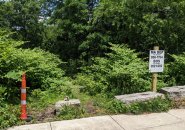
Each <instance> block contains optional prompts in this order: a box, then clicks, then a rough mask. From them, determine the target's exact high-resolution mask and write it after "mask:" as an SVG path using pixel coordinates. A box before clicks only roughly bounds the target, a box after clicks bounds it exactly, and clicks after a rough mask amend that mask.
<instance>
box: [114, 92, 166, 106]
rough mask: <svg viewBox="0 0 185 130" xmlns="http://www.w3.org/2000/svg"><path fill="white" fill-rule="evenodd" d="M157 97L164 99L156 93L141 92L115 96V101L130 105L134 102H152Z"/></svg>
mask: <svg viewBox="0 0 185 130" xmlns="http://www.w3.org/2000/svg"><path fill="white" fill-rule="evenodd" d="M157 97H162V98H164V95H163V94H161V93H156V92H143V93H134V94H125V95H118V96H115V98H116V99H118V100H120V101H121V102H123V103H125V104H131V103H134V102H142V101H148V100H152V99H154V98H157Z"/></svg>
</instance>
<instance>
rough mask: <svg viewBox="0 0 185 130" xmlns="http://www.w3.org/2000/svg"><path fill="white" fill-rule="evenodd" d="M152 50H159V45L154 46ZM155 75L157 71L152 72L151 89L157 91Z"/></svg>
mask: <svg viewBox="0 0 185 130" xmlns="http://www.w3.org/2000/svg"><path fill="white" fill-rule="evenodd" d="M154 50H159V46H154ZM157 76H158V73H152V91H153V92H156V91H157Z"/></svg>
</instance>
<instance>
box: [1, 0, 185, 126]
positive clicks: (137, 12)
mask: <svg viewBox="0 0 185 130" xmlns="http://www.w3.org/2000/svg"><path fill="white" fill-rule="evenodd" d="M184 34H185V1H184V0H147V1H146V0H116V1H115V0H60V1H56V0H32V1H30V0H8V1H7V0H0V115H1V117H0V129H3V128H5V127H9V126H12V125H16V124H24V123H25V122H22V121H20V120H19V114H20V112H19V102H20V85H21V82H20V81H21V75H22V74H23V72H26V75H27V87H28V113H29V114H31V115H33V117H34V120H33V122H37V121H40V120H41V119H42V118H44V117H42V116H43V115H44V114H45V113H44V112H46V110H47V109H49V110H50V109H52V105H53V104H54V103H55V102H56V101H58V100H62V99H63V98H64V97H65V96H69V97H70V98H79V99H80V100H81V102H82V105H81V106H80V107H65V108H64V109H63V110H62V111H61V113H60V115H59V116H54V117H52V118H53V120H59V119H72V118H80V117H86V116H94V115H100V114H109V113H111V114H114V113H117V114H118V113H127V112H128V113H136V114H138V113H142V112H152V111H155V112H160V111H166V110H168V109H169V108H170V107H171V106H172V105H171V102H170V101H169V100H166V99H156V100H153V101H151V102H144V103H136V104H132V105H131V106H125V105H124V104H122V103H120V102H118V101H116V100H114V96H115V95H117V94H129V93H135V92H143V91H149V90H150V84H151V74H150V73H149V72H148V53H149V50H151V49H152V48H153V46H154V45H159V46H160V48H161V49H164V50H165V71H164V72H163V73H160V74H159V80H158V89H160V88H161V87H166V86H172V85H184V84H185V40H184ZM38 104H39V105H38ZM8 112H9V113H8ZM42 112H43V113H42ZM40 114H41V116H40V117H38V115H40ZM42 114H43V115H42ZM40 118H41V119H40ZM41 121H43V120H41Z"/></svg>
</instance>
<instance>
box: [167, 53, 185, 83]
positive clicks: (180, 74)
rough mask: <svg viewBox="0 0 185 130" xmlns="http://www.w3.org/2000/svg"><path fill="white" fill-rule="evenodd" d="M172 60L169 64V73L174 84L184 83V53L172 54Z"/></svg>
mask: <svg viewBox="0 0 185 130" xmlns="http://www.w3.org/2000/svg"><path fill="white" fill-rule="evenodd" d="M172 57H173V58H174V60H175V61H174V62H171V64H170V66H169V74H170V75H171V77H173V79H174V80H175V82H176V85H185V53H183V54H181V55H172Z"/></svg>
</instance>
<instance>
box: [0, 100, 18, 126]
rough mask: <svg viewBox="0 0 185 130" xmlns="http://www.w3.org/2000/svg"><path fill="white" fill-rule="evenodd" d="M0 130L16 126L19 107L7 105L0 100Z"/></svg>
mask: <svg viewBox="0 0 185 130" xmlns="http://www.w3.org/2000/svg"><path fill="white" fill-rule="evenodd" d="M0 102H1V104H0V115H1V116H0V129H4V128H6V127H10V126H13V125H15V124H18V122H20V121H19V116H20V114H19V109H18V108H19V107H17V106H12V105H8V104H6V103H4V102H3V100H2V99H1V98H0Z"/></svg>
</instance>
